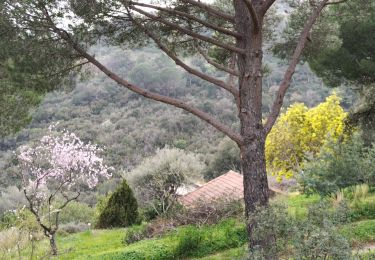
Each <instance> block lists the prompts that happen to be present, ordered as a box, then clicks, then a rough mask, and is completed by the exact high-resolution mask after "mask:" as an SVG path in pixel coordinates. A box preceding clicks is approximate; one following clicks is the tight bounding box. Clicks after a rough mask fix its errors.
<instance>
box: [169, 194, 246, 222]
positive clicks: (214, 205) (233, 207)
mask: <svg viewBox="0 0 375 260" xmlns="http://www.w3.org/2000/svg"><path fill="white" fill-rule="evenodd" d="M243 212H244V207H243V203H242V202H241V201H239V200H234V199H231V198H222V199H217V200H214V201H210V202H208V203H207V202H205V201H199V202H197V203H196V204H195V205H194V207H181V208H180V209H179V210H176V211H175V212H174V214H173V215H172V216H171V218H173V220H174V221H175V223H176V224H177V225H189V224H195V225H203V224H216V223H218V222H220V221H222V220H225V219H228V218H231V217H238V216H242V215H243Z"/></svg>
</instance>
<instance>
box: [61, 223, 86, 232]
mask: <svg viewBox="0 0 375 260" xmlns="http://www.w3.org/2000/svg"><path fill="white" fill-rule="evenodd" d="M88 229H90V225H89V224H87V223H76V222H71V223H66V224H62V225H60V229H59V234H74V233H79V232H83V231H86V230H88Z"/></svg>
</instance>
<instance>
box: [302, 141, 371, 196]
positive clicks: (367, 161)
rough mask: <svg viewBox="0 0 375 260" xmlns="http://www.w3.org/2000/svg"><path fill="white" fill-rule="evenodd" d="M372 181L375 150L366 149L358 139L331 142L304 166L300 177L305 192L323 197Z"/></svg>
mask: <svg viewBox="0 0 375 260" xmlns="http://www.w3.org/2000/svg"><path fill="white" fill-rule="evenodd" d="M374 181H375V147H373V148H368V147H365V146H364V144H363V141H362V140H361V139H360V137H359V136H357V135H354V136H353V137H352V139H351V140H349V141H347V142H341V143H330V144H328V145H327V146H325V147H323V148H322V150H321V152H320V153H319V155H318V156H317V157H316V158H314V159H313V160H311V161H310V162H309V163H306V165H305V168H304V171H303V172H302V173H301V175H300V177H299V183H300V185H301V187H302V189H303V192H304V193H307V194H312V193H314V192H317V193H319V194H321V195H323V196H325V195H328V194H332V193H335V192H337V191H339V190H340V189H342V188H345V187H349V186H353V185H357V184H363V183H368V184H370V185H372V184H374Z"/></svg>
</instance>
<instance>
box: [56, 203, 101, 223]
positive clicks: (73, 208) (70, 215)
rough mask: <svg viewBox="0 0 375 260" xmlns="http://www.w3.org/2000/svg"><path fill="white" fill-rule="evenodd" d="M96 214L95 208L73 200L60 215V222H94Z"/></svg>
mask: <svg viewBox="0 0 375 260" xmlns="http://www.w3.org/2000/svg"><path fill="white" fill-rule="evenodd" d="M94 216H95V209H94V208H92V207H90V206H88V205H87V204H85V203H82V202H78V201H72V202H70V203H69V204H68V205H67V206H66V207H65V208H64V210H63V211H61V213H60V215H59V219H60V223H61V224H66V223H69V222H81V223H86V224H87V223H93V222H94Z"/></svg>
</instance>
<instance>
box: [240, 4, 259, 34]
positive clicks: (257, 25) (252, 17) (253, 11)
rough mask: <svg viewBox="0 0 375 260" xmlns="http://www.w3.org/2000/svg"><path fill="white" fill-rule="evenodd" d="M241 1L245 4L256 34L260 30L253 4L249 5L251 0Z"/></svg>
mask: <svg viewBox="0 0 375 260" xmlns="http://www.w3.org/2000/svg"><path fill="white" fill-rule="evenodd" d="M243 1H244V2H245V4H246V7H247V9H248V10H249V13H250V16H251V19H252V21H253V24H254V32H255V33H258V32H259V30H260V25H259V19H258V15H257V13H256V11H255V8H254V6H253V4H252V3H251V0H243Z"/></svg>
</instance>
